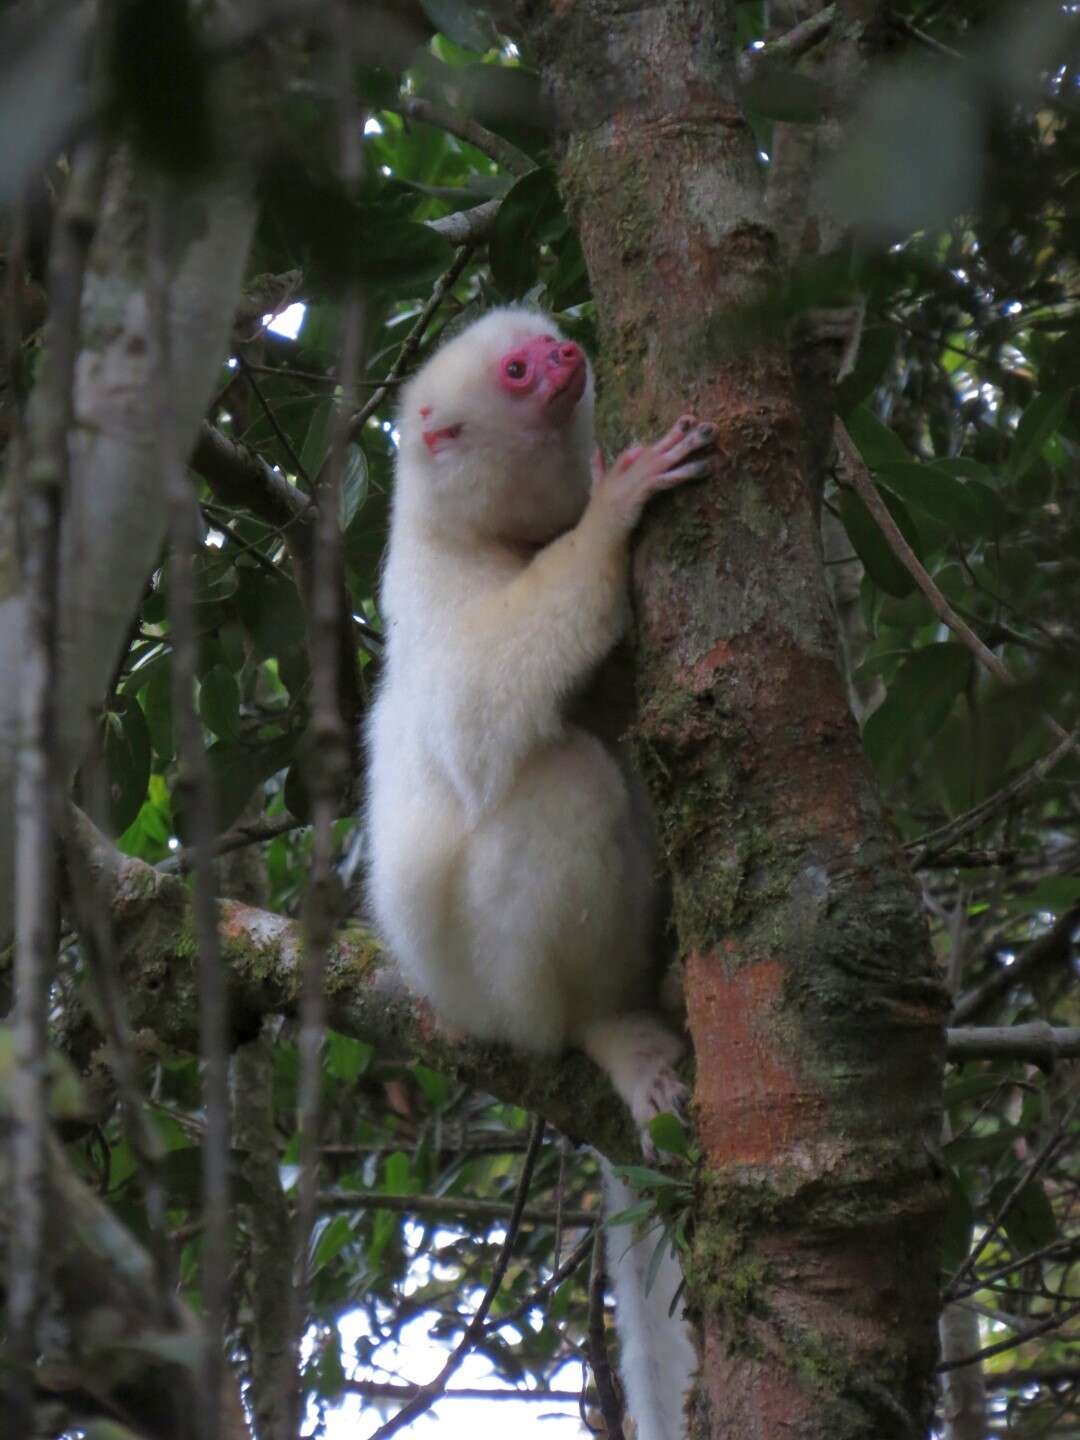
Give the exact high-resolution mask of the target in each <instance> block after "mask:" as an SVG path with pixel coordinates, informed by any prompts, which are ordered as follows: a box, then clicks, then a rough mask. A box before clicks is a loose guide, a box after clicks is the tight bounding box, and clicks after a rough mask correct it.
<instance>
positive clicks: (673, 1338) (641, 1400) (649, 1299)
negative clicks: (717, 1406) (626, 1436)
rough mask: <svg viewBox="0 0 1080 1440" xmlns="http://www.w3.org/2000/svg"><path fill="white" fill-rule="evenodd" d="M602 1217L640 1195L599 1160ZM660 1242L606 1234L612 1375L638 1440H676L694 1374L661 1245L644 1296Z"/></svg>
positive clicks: (678, 1280)
mask: <svg viewBox="0 0 1080 1440" xmlns="http://www.w3.org/2000/svg"><path fill="white" fill-rule="evenodd" d="M601 1169H602V1171H603V1175H604V1200H605V1202H606V1205H607V1210H608V1214H609V1215H618V1214H619V1212H620V1211H622V1210H629V1209H630V1207H631V1206H632V1205H636V1204H637V1202H638V1201H639V1200H640V1198H641V1197H640V1196H639V1195H638V1193H637V1192H636V1191H635V1190H631V1189H630V1187H629V1186H628V1185H625V1184H624V1183H623V1181H621V1180H620V1179H618V1177H617V1176H616V1175H614V1174H613V1173H612V1170H611V1167H610V1166H609V1165H608V1164H607V1163H606V1161H601ZM658 1238H659V1236H658V1235H657V1234H656V1233H655V1232H654V1233H651V1234H649V1233H646V1234H644V1235H641V1236H638V1235H636V1234H635V1233H634V1231H633V1230H632V1229H631V1227H630V1226H625V1225H614V1226H612V1227H611V1228H610V1229H609V1230H608V1232H607V1256H608V1271H609V1273H610V1275H611V1279H612V1287H613V1289H614V1291H615V1317H616V1319H617V1321H618V1328H619V1338H620V1341H621V1348H622V1353H621V1356H620V1362H621V1363H620V1365H619V1372H620V1374H621V1376H622V1382H623V1387H624V1389H625V1391H626V1403H627V1408H628V1409H629V1411H630V1414H631V1415H632V1416H633V1417H634V1423H635V1424H636V1426H637V1440H682V1436H683V1435H684V1434H685V1433H686V1418H685V1414H684V1411H683V1406H684V1403H685V1400H686V1392H687V1390H688V1389H689V1388H690V1382H691V1380H692V1379H693V1376H694V1370H695V1369H696V1367H697V1355H696V1353H695V1350H694V1342H693V1340H692V1339H691V1332H690V1327H689V1325H687V1323H686V1321H685V1320H684V1319H683V1318H682V1299H681V1297H680V1298H679V1299H678V1300H676V1298H675V1297H676V1295H678V1292H679V1287H680V1285H681V1284H682V1271H681V1270H680V1268H679V1262H678V1261H677V1260H676V1259H675V1257H674V1256H673V1255H672V1254H671V1250H670V1247H668V1246H666V1245H665V1251H664V1258H663V1260H662V1261H661V1263H660V1266H659V1268H658V1270H657V1272H656V1275H655V1276H654V1278H653V1283H652V1286H651V1288H650V1289H649V1290H648V1292H647V1293H646V1286H645V1281H646V1279H647V1277H648V1273H649V1266H650V1264H651V1262H652V1257H653V1251H654V1249H655V1247H656V1243H657V1240H658Z"/></svg>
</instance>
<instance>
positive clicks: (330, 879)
mask: <svg viewBox="0 0 1080 1440" xmlns="http://www.w3.org/2000/svg"><path fill="white" fill-rule="evenodd" d="M331 19H332V25H333V34H334V40H335V61H336V75H335V82H336V92H337V123H338V149H339V168H340V172H341V181H342V185H343V187H344V189H345V192H346V194H348V195H350V196H355V195H356V193H357V191H358V189H359V186H360V183H361V180H362V178H363V158H364V157H363V135H364V124H363V117H362V115H361V113H360V109H359V106H358V104H357V101H356V97H355V93H354V87H353V61H354V55H353V39H354V27H353V22H352V12H351V8H350V6H349V4H348V0H336V3H335V4H334V6H333V8H332V11H331ZM362 319H363V314H362V308H361V295H360V290H359V287H358V285H357V283H356V281H355V280H350V282H349V284H348V285H347V287H346V292H345V297H344V301H343V304H342V340H341V355H340V358H339V362H338V383H339V385H340V386H341V390H342V393H343V394H344V396H345V397H346V399H347V398H348V397H349V396H350V395H351V394H352V390H351V382H352V378H353V376H354V375H356V373H357V372H358V370H359V368H360V350H361V325H362ZM349 443H350V435H349V421H348V409H347V405H345V406H342V407H341V408H340V409H339V410H337V411H336V412H335V415H334V426H333V435H332V439H331V444H330V453H329V456H328V459H327V463H326V464H325V465H324V466H323V467H322V469H321V471H320V473H319V477H318V480H317V483H316V486H315V492H316V493H315V500H316V505H317V515H316V521H315V526H316V531H315V535H316V545H315V551H316V554H317V555H318V557H319V563H318V564H317V565H315V566H314V567H313V574H312V576H311V585H310V609H309V613H308V651H309V654H310V656H311V676H312V711H311V728H310V735H311V742H312V743H311V749H310V764H309V769H308V778H309V785H310V793H311V819H312V842H311V869H310V875H309V880H308V887H307V894H306V896H305V903H304V956H303V975H302V983H301V996H300V1037H299V1050H300V1078H299V1082H298V1087H297V1089H298V1094H297V1122H298V1129H299V1135H300V1175H299V1179H298V1182H297V1204H296V1254H297V1261H298V1263H297V1282H296V1291H295V1294H294V1297H293V1307H292V1309H293V1313H292V1317H291V1318H292V1327H291V1330H292V1336H291V1338H292V1344H293V1345H294V1346H295V1347H296V1358H297V1367H296V1385H295V1388H294V1390H293V1393H292V1396H291V1397H290V1400H291V1405H290V1426H289V1432H288V1433H289V1434H291V1435H299V1434H300V1427H301V1422H302V1396H303V1387H302V1384H301V1381H300V1364H299V1360H300V1348H301V1346H302V1343H303V1336H304V1331H305V1329H306V1328H307V1326H306V1302H307V1291H308V1285H309V1282H310V1277H311V1246H310V1239H311V1234H312V1231H313V1229H314V1225H315V1217H316V1213H317V1203H316V1197H317V1187H318V1175H319V1124H320V1110H321V1092H322V1078H323V1076H322V1056H323V1042H324V1038H325V1033H326V993H325V969H326V958H327V955H328V954H329V951H330V945H331V942H332V939H333V934H334V927H335V924H336V922H337V916H338V911H339V909H340V894H339V887H338V886H337V877H336V875H335V873H334V821H335V820H336V819H337V817H338V813H339V810H340V798H341V796H342V795H343V794H344V793H345V791H346V790H347V788H348V777H349V770H350V737H349V735H348V734H347V733H346V726H345V718H344V715H343V714H342V708H341V703H340V696H341V680H342V678H343V673H344V667H343V665H339V659H343V658H344V656H345V655H346V653H350V654H351V658H352V662H353V669H354V670H355V658H356V657H355V651H353V650H352V647H351V645H349V643H348V637H347V635H346V633H345V632H346V626H345V624H344V621H345V616H346V614H348V613H350V612H349V611H348V610H347V609H346V602H345V594H346V592H345V586H344V558H343V554H342V534H341V523H340V518H339V517H340V503H341V490H342V483H343V479H344V475H345V467H346V463H347V459H348V447H349Z"/></svg>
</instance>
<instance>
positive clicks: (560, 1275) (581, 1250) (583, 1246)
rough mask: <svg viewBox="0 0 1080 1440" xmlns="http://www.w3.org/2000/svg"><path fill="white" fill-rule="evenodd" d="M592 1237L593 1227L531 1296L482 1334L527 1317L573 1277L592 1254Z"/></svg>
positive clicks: (501, 1316)
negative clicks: (521, 1317)
mask: <svg viewBox="0 0 1080 1440" xmlns="http://www.w3.org/2000/svg"><path fill="white" fill-rule="evenodd" d="M594 1235H595V1227H594V1229H592V1230H589V1231H588V1233H587V1234H585V1235H584V1236H582V1238H581V1239H580V1240H579V1241H578V1243H577V1244H576V1245H575V1246H574V1248H573V1250H571V1252H570V1254H569V1255H568V1256H567V1257H566V1259H565V1260H564V1261H563V1262H562V1264H561V1265H560V1266H559V1267H558V1268H557V1269H556V1270H553V1271H552V1272H551V1274H550V1275H549V1276H548V1278H547V1279H546V1280H544V1281H543V1282H542V1283H541V1284H539V1285H538V1286H537V1287H536V1289H535V1290H533V1291H532V1292H531V1294H529V1295H526V1297H525V1299H524V1300H522V1301H520V1302H519V1303H518V1304H517V1305H515V1306H514V1308H513V1309H512V1310H507V1311H506V1312H505V1313H504V1314H502V1315H500V1316H499V1318H498V1319H497V1320H492V1321H491V1323H490V1324H489V1325H488V1327H487V1330H485V1332H484V1333H485V1335H487V1334H489V1333H493V1332H494V1331H496V1330H498V1329H499V1328H500V1327H501V1326H503V1325H507V1324H509V1323H510V1322H512V1321H514V1320H517V1319H518V1318H519V1317H520V1316H522V1315H527V1314H528V1313H529V1311H530V1310H535V1309H536V1307H537V1306H538V1305H539V1304H540V1303H541V1301H543V1300H545V1299H546V1298H547V1297H548V1296H549V1295H551V1294H552V1293H553V1292H554V1291H556V1290H557V1289H558V1288H559V1286H560V1285H561V1284H562V1283H563V1281H564V1280H566V1279H568V1278H569V1277H570V1276H571V1275H573V1274H574V1272H575V1271H576V1270H579V1269H580V1268H581V1266H582V1265H584V1263H585V1261H586V1260H587V1259H588V1258H589V1256H590V1255H591V1254H592V1245H593V1238H594Z"/></svg>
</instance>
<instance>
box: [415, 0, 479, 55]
mask: <svg viewBox="0 0 1080 1440" xmlns="http://www.w3.org/2000/svg"><path fill="white" fill-rule="evenodd" d="M420 4H421V5H422V7H423V10H424V14H425V15H426V16H427V17H428V19H429V20H430V21H431V23H432V24H433V25H434V26H435V28H436V29H437V30H439V31H440V32H441V33H442V34H443V35H446V36H447V37H448V38H449V39H451V40H453V42H454V44H455V45H461V46H463V47H464V48H465V49H466V50H476V51H479V52H480V53H481V54H482V53H483V52H484V51H485V50H490V49H491V47H492V45H494V44H495V42H496V39H497V37H496V35H495V31H494V27H493V26H492V24H491V21H490V20H487V19H485V18H484V17H483V16H480V15H477V14H476V10H475V7H474V6H472V5H469V4H467V3H466V0H420Z"/></svg>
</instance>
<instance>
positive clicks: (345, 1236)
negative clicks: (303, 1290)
mask: <svg viewBox="0 0 1080 1440" xmlns="http://www.w3.org/2000/svg"><path fill="white" fill-rule="evenodd" d="M316 1235H317V1237H318V1238H317V1239H316V1240H315V1243H314V1246H313V1254H312V1257H311V1268H312V1273H313V1274H316V1275H317V1274H318V1273H319V1271H320V1270H324V1269H325V1268H326V1266H327V1265H329V1264H330V1262H331V1260H333V1259H335V1257H336V1256H338V1255H340V1254H341V1252H342V1250H344V1249H345V1247H346V1246H347V1245H349V1244H350V1243H351V1241H352V1238H353V1230H352V1224H351V1223H350V1221H349V1219H348V1217H347V1216H345V1215H335V1216H334V1217H333V1219H331V1220H329V1221H327V1222H326V1223H325V1224H324V1225H323V1226H322V1228H321V1229H319V1230H317V1231H316Z"/></svg>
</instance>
